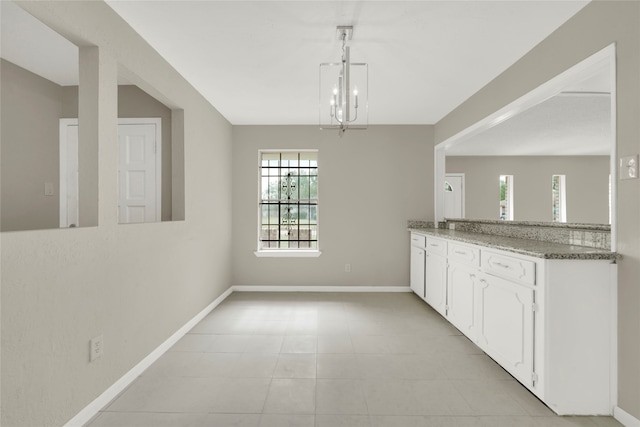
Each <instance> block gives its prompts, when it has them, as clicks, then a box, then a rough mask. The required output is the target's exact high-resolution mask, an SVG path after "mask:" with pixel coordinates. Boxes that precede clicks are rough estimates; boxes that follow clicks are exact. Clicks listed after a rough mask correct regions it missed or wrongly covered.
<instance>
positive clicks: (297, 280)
mask: <svg viewBox="0 0 640 427" xmlns="http://www.w3.org/2000/svg"><path fill="white" fill-rule="evenodd" d="M432 130H433V128H432V127H431V126H370V127H369V129H367V130H365V131H347V133H346V134H345V135H344V137H343V138H342V139H341V138H339V137H338V133H337V131H336V132H334V131H326V130H325V131H321V130H319V129H318V127H317V126H234V127H233V218H234V220H233V236H234V237H233V252H232V254H233V256H232V259H233V284H234V285H298V286H305V285H330V286H340V285H351V286H408V285H409V245H408V243H407V242H408V240H407V238H408V235H407V231H406V228H407V220H408V219H421V218H430V219H433V172H432V167H431V165H432V164H433V134H432ZM307 148H309V149H318V150H319V154H318V159H319V160H318V166H319V178H318V182H319V184H318V185H319V187H318V189H319V190H318V191H319V239H320V250H321V251H322V255H321V256H320V257H319V258H257V257H256V256H255V255H254V253H253V252H254V251H255V250H256V249H257V238H258V237H257V230H258V224H257V209H258V205H257V201H258V150H259V149H307ZM216 187H217V185H216ZM347 263H350V264H351V266H352V272H351V273H345V271H344V270H345V269H344V266H345V264H347Z"/></svg>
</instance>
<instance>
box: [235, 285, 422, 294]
mask: <svg viewBox="0 0 640 427" xmlns="http://www.w3.org/2000/svg"><path fill="white" fill-rule="evenodd" d="M232 288H233V291H234V292H411V288H410V287H409V286H259V285H258V286H253V285H236V286H232Z"/></svg>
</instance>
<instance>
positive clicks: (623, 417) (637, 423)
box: [613, 406, 640, 427]
mask: <svg viewBox="0 0 640 427" xmlns="http://www.w3.org/2000/svg"><path fill="white" fill-rule="evenodd" d="M613 418H615V419H616V420H618V422H619V423H620V424H622V425H623V426H625V427H640V420H639V419H637V418H636V417H634V416H633V415H631V414H630V413H628V412H627V411H625V410H624V409H622V408H620V407H618V406H615V407H614V408H613Z"/></svg>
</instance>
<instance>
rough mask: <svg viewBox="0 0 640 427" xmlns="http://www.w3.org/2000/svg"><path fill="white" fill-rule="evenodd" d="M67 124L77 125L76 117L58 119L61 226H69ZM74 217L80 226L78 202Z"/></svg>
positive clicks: (77, 190)
mask: <svg viewBox="0 0 640 427" xmlns="http://www.w3.org/2000/svg"><path fill="white" fill-rule="evenodd" d="M69 126H78V119H77V118H75V119H74V118H71V119H60V141H59V144H60V159H59V160H60V170H59V172H58V174H59V175H60V189H59V191H58V193H59V197H60V200H59V202H60V218H59V223H60V227H61V228H67V227H69V224H68V223H67V214H68V211H67V196H68V191H67V190H68V183H67V173H66V172H67V169H68V165H67V156H68V154H69V146H68V144H67V143H68V135H69V134H68V130H69ZM76 146H77V145H76ZM77 157H78V153H77V150H76V158H77ZM75 190H76V200H78V197H77V196H78V193H79V188H76V189H75ZM76 218H77V224H76V227H78V226H80V203H79V202H78V203H77V205H76Z"/></svg>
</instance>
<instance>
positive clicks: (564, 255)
mask: <svg viewBox="0 0 640 427" xmlns="http://www.w3.org/2000/svg"><path fill="white" fill-rule="evenodd" d="M409 231H411V232H414V233H420V234H424V235H427V236H434V237H442V238H445V239H451V240H457V241H460V242H465V243H472V244H475V245H480V246H486V247H488V248H494V249H500V250H503V251H508V252H514V253H518V254H522V255H528V256H532V257H536V258H543V259H576V260H586V259H601V260H612V261H613V260H616V259H618V258H619V255H618V254H617V253H615V252H611V251H607V250H604V249H597V248H590V247H586V246H577V245H567V244H562V243H551V242H544V241H540V240H532V239H517V238H513V237H503V236H495V235H491V234H482V233H470V232H466V231H459V230H449V229H444V228H409Z"/></svg>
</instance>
